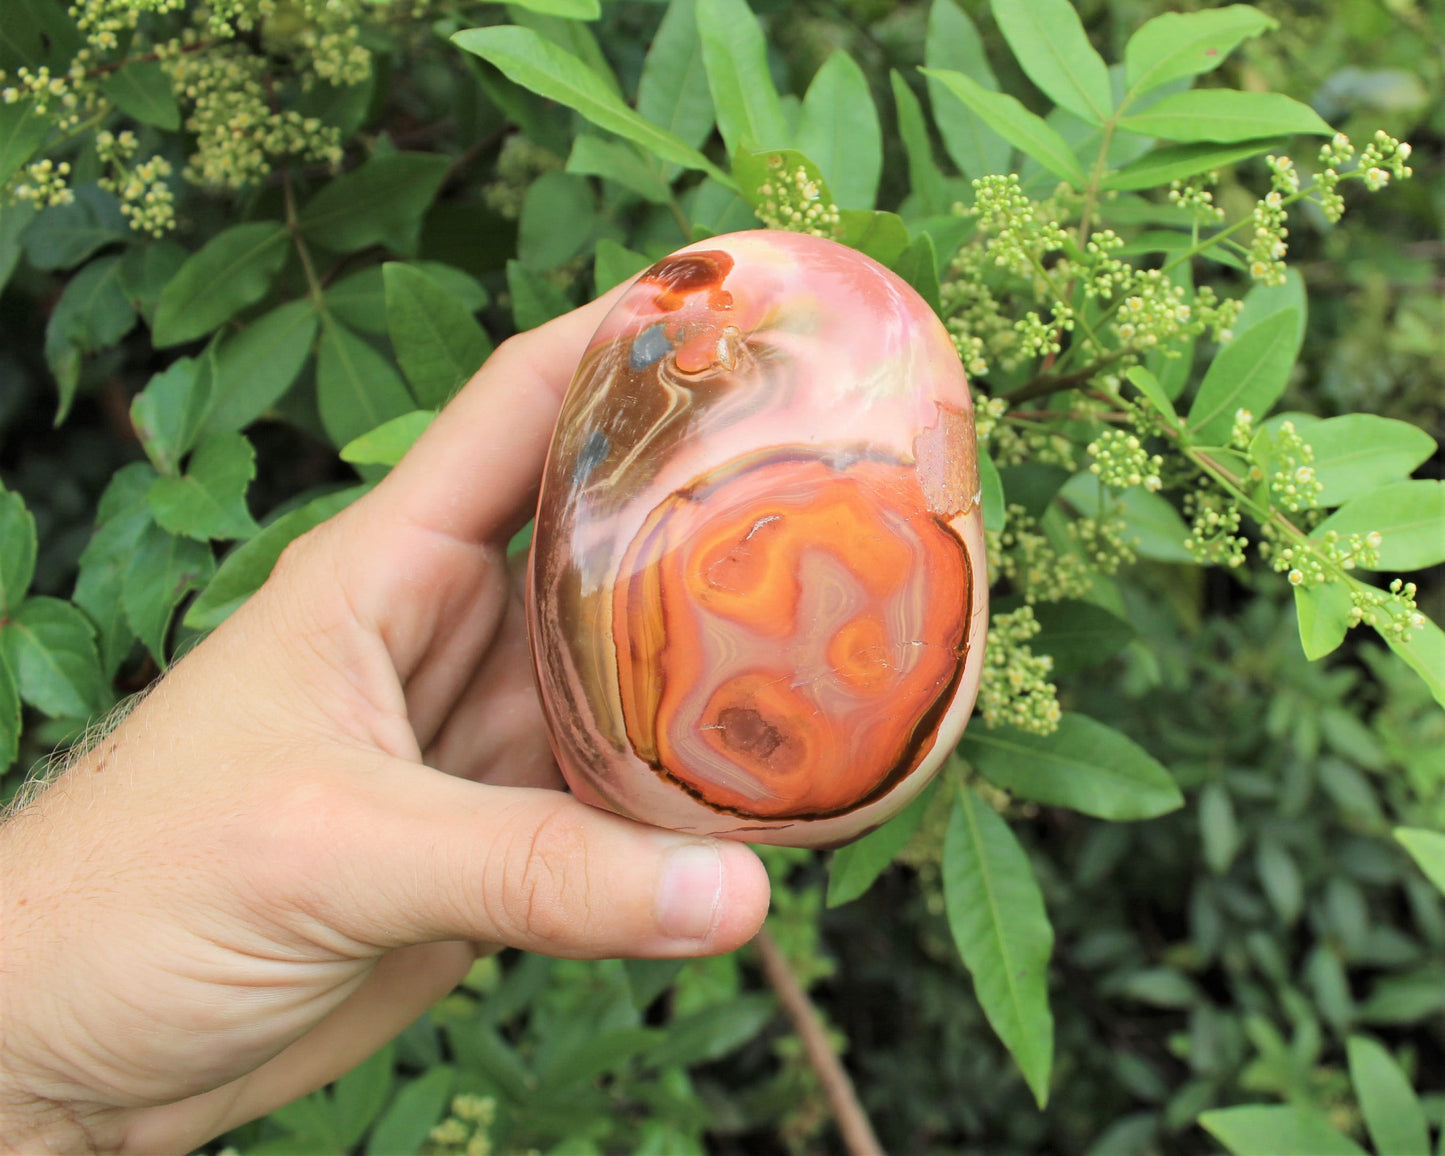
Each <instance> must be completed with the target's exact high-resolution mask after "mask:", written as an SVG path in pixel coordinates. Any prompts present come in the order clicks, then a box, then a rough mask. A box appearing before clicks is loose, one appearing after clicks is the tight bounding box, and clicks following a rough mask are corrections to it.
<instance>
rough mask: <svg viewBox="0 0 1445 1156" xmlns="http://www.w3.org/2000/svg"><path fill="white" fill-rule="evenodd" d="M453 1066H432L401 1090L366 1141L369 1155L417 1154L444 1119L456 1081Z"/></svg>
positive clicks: (406, 1155)
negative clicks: (430, 1133) (428, 1136)
mask: <svg viewBox="0 0 1445 1156" xmlns="http://www.w3.org/2000/svg"><path fill="white" fill-rule="evenodd" d="M454 1079H455V1077H454V1074H453V1072H452V1069H451V1068H449V1067H446V1066H445V1065H442V1066H439V1067H435V1068H432V1069H431V1070H430V1071H428V1072H427V1073H426V1074H425V1075H422V1076H418V1077H417V1078H416V1079H415V1080H412V1081H410V1082H409V1083H407V1084H406V1085H404V1086H403V1087H402V1089H401V1090H400V1091H399V1092H397V1094H396V1098H395V1099H394V1100H392V1102H391V1103H390V1104H388V1105H387V1108H386V1111H385V1112H384V1113H382V1116H381V1119H380V1120H378V1121H377V1123H376V1128H375V1129H374V1130H373V1131H372V1133H371V1138H370V1139H369V1140H368V1141H367V1143H366V1151H367V1156H415V1153H418V1152H420V1151H421V1149H422V1145H423V1144H425V1143H426V1141H427V1134H428V1133H429V1132H430V1131H431V1130H432V1129H433V1128H434V1127H436V1126H437V1124H438V1123H440V1122H441V1118H442V1116H443V1115H445V1113H446V1106H447V1101H448V1099H449V1098H450V1097H451V1094H452V1084H453V1082H454Z"/></svg>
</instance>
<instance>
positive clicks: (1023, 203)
mask: <svg viewBox="0 0 1445 1156" xmlns="http://www.w3.org/2000/svg"><path fill="white" fill-rule="evenodd" d="M973 192H974V201H973V208H972V209H970V210H968V212H969V213H970V214H971V215H972V216H974V217H977V218H978V228H979V232H980V233H982V234H984V235H985V236H987V237H988V238H989V240H988V242H987V248H988V253H989V258H990V260H991V261H992V263H993V264H994V265H996V266H998V267H999V268H1001V269H1006V270H1008V271H1009V272H1011V273H1014V274H1017V275H1018V276H1020V277H1026V278H1028V279H1030V280H1031V281H1037V280H1038V273H1039V268H1040V265H1041V263H1042V261H1043V257H1044V254H1046V253H1050V252H1053V251H1054V250H1056V249H1060V248H1062V247H1063V246H1064V244H1065V242H1066V241H1067V240H1068V233H1067V232H1066V231H1065V230H1064V227H1063V226H1062V225H1061V224H1060V223H1059V220H1060V218H1061V216H1062V213H1061V212H1060V211H1059V209H1058V208H1057V206H1053V205H1050V204H1049V203H1048V202H1039V201H1033V200H1031V199H1030V198H1029V196H1028V194H1027V193H1025V192H1024V191H1023V188H1022V186H1021V185H1020V184H1019V178H1018V174H1017V173H1009V174H1007V175H1004V174H997V175H994V176H987V177H979V178H978V179H977V180H975V181H974V182H973ZM1039 288H1040V290H1041V291H1040V293H1039V296H1043V292H1042V290H1043V289H1044V288H1045V287H1044V286H1042V285H1040V286H1039Z"/></svg>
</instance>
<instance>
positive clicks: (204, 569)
mask: <svg viewBox="0 0 1445 1156" xmlns="http://www.w3.org/2000/svg"><path fill="white" fill-rule="evenodd" d="M214 569H215V560H214V559H213V558H212V557H211V548H210V547H209V546H208V545H206V543H204V542H198V541H196V540H195V539H194V538H184V537H180V536H178V535H175V534H168V533H166V531H164V530H162V529H161V528H160V527H159V526H157V525H155V524H154V523H151V524H149V525H147V526H146V528H145V530H144V532H143V533H142V534H141V536H140V539H139V541H138V542H137V544H136V548H135V553H134V554H133V555H132V556H131V559H130V565H129V566H128V567H127V568H126V572H125V577H124V578H123V579H122V582H121V605H122V606H123V607H124V608H125V616H126V620H127V621H128V622H129V623H130V628H131V630H132V631H134V633H135V636H136V637H137V638H139V639H140V640H141V641H142V642H143V643H145V646H146V649H147V650H149V651H150V652H151V656H152V657H153V658H154V659H155V660H156V663H157V664H158V665H159V666H161V667H162V668H164V667H165V665H166V654H165V646H166V636H167V634H168V633H169V632H170V624H171V615H172V614H173V613H174V612H175V609H176V606H177V604H178V603H179V602H180V600H181V599H182V598H184V597H185V595H186V592H187V591H188V590H193V589H195V588H196V587H197V586H203V585H204V584H205V583H206V581H207V580H208V579H209V578H210V576H211V572H212V571H213V570H214Z"/></svg>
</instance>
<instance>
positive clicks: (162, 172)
mask: <svg viewBox="0 0 1445 1156" xmlns="http://www.w3.org/2000/svg"><path fill="white" fill-rule="evenodd" d="M138 144H139V142H138V141H137V140H136V136H135V133H133V132H130V131H129V130H126V131H123V132H120V133H112V132H110V131H108V130H105V129H102V130H101V131H100V132H98V133H96V134H95V153H96V156H97V157H98V158H99V159H100V162H101V164H103V165H105V166H106V168H107V173H106V175H105V176H102V177H101V178H100V180H99V184H100V187H101V188H103V189H106V190H107V191H109V192H112V193H114V194H115V195H116V196H117V197H119V198H120V211H121V212H122V213H123V214H124V215H125V217H126V218H127V219H128V220H129V221H130V224H131V228H133V229H135V230H136V231H137V232H141V233H149V234H151V236H153V237H160V236H164V235H165V234H166V233H167V232H169V231H170V230H171V229H173V228H175V224H176V209H175V196H174V194H173V193H172V192H171V187H170V185H169V184H168V183H167V181H168V179H169V178H170V176H171V172H172V170H171V163H170V161H168V160H166V159H165V157H163V156H160V155H156V156H153V157H151V158H150V159H149V160H145V161H142V162H141V163H140V164H137V165H132V164H131V163H130V161H131V158H132V157H133V156H134V155H135V152H136V148H137V147H138Z"/></svg>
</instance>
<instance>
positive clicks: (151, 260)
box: [120, 241, 190, 325]
mask: <svg viewBox="0 0 1445 1156" xmlns="http://www.w3.org/2000/svg"><path fill="white" fill-rule="evenodd" d="M188 256H190V254H188V253H187V252H186V251H185V250H184V249H183V248H181V246H179V245H177V244H176V243H175V242H174V241H148V242H147V243H146V244H144V245H135V246H132V247H131V248H129V249H127V250H126V252H125V256H123V257H122V258H121V261H120V283H121V288H122V289H124V290H125V295H126V297H128V298H129V299H130V303H131V304H132V305H133V306H135V310H136V312H137V313H139V314H140V315H141V316H142V317H143V318H144V319H145V323H146V324H147V325H154V323H155V316H156V306H157V305H158V304H159V303H160V299H161V294H162V293H163V292H165V288H166V286H167V285H169V284H170V283H171V280H172V278H174V277H175V275H176V274H177V273H179V272H180V271H181V266H182V265H184V264H185V263H186V258H187V257H188Z"/></svg>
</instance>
